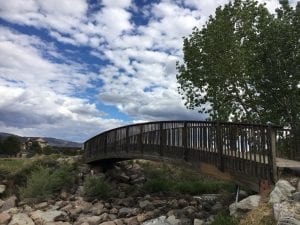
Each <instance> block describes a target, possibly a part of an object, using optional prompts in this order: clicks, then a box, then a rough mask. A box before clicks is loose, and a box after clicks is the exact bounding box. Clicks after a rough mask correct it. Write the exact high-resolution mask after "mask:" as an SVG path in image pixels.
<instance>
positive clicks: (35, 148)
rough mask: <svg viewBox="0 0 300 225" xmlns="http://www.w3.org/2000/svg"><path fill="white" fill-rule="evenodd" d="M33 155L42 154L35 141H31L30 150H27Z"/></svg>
mask: <svg viewBox="0 0 300 225" xmlns="http://www.w3.org/2000/svg"><path fill="white" fill-rule="evenodd" d="M29 151H30V152H31V153H32V154H33V155H35V154H42V153H43V149H42V147H41V146H40V144H39V143H38V142H37V141H33V142H32V144H31V146H30V150H29Z"/></svg>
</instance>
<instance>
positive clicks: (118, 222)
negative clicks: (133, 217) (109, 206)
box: [113, 219, 124, 225]
mask: <svg viewBox="0 0 300 225" xmlns="http://www.w3.org/2000/svg"><path fill="white" fill-rule="evenodd" d="M113 222H114V223H115V224H116V225H123V224H124V223H123V220H121V219H116V220H114V221H113Z"/></svg>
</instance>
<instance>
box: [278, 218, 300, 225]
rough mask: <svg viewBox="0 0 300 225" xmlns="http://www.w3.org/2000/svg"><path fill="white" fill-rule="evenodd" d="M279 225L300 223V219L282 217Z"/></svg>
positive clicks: (296, 224)
mask: <svg viewBox="0 0 300 225" xmlns="http://www.w3.org/2000/svg"><path fill="white" fill-rule="evenodd" d="M277 225H300V221H299V220H296V219H295V218H293V217H282V218H281V219H280V220H279V221H278V223H277Z"/></svg>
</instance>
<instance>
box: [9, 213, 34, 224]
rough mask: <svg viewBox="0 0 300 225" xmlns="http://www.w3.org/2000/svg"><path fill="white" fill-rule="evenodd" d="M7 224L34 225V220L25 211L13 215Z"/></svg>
mask: <svg viewBox="0 0 300 225" xmlns="http://www.w3.org/2000/svg"><path fill="white" fill-rule="evenodd" d="M8 225H34V222H33V220H32V219H31V218H30V217H29V216H27V215H26V214H25V213H18V214H15V215H13V217H12V219H11V221H10V222H9V224H8Z"/></svg>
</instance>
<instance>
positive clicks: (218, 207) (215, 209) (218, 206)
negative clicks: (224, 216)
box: [211, 202, 224, 214]
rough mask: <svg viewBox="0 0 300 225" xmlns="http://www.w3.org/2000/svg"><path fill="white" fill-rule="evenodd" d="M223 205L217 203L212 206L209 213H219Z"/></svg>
mask: <svg viewBox="0 0 300 225" xmlns="http://www.w3.org/2000/svg"><path fill="white" fill-rule="evenodd" d="M223 208H224V207H223V205H222V204H221V203H220V202H217V203H216V204H214V205H213V206H212V207H211V212H212V213H213V214H217V213H219V212H220V211H221V210H222V209H223Z"/></svg>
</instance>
